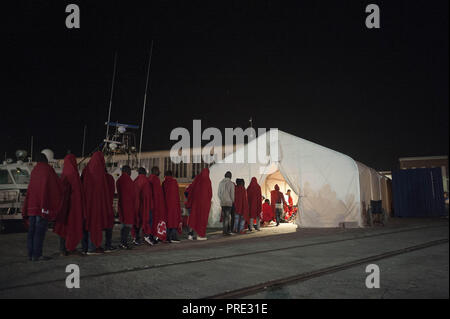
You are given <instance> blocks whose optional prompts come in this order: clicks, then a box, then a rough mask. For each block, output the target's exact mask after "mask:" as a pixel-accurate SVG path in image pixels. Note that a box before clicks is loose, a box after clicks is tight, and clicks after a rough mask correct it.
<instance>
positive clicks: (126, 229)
mask: <svg viewBox="0 0 450 319" xmlns="http://www.w3.org/2000/svg"><path fill="white" fill-rule="evenodd" d="M131 227H132V225H127V224H122V229H121V230H120V243H121V244H122V245H128V236H130V231H131Z"/></svg>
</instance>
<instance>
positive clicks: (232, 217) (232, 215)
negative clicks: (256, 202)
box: [230, 205, 236, 229]
mask: <svg viewBox="0 0 450 319" xmlns="http://www.w3.org/2000/svg"><path fill="white" fill-rule="evenodd" d="M235 214H236V211H235V209H234V205H233V206H232V207H231V217H230V218H231V224H230V229H234V215H235Z"/></svg>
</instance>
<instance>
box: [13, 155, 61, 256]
mask: <svg viewBox="0 0 450 319" xmlns="http://www.w3.org/2000/svg"><path fill="white" fill-rule="evenodd" d="M63 196H64V194H63V188H62V185H61V181H60V179H59V178H58V175H56V173H55V170H54V169H53V168H52V167H51V166H50V165H48V160H47V157H46V156H45V155H44V154H39V157H38V163H37V164H36V166H35V167H34V168H33V171H32V172H31V176H30V183H29V184H28V190H27V195H26V197H25V202H24V204H23V207H22V217H23V219H24V221H25V224H26V225H27V226H28V235H27V246H28V259H29V260H30V261H37V260H39V259H48V258H47V257H42V246H43V244H44V238H45V233H46V232H47V226H48V222H49V221H53V220H55V219H57V218H58V214H59V213H60V211H61V209H62V205H63V198H64V197H63Z"/></svg>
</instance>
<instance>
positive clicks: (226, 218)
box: [222, 206, 232, 234]
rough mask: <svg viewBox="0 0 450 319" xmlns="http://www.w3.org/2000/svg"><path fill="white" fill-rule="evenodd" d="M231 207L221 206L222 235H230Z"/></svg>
mask: <svg viewBox="0 0 450 319" xmlns="http://www.w3.org/2000/svg"><path fill="white" fill-rule="evenodd" d="M231 209H232V207H231V206H222V218H223V228H222V232H223V233H224V234H229V233H231Z"/></svg>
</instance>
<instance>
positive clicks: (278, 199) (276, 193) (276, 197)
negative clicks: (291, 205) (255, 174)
mask: <svg viewBox="0 0 450 319" xmlns="http://www.w3.org/2000/svg"><path fill="white" fill-rule="evenodd" d="M270 202H271V203H272V210H273V211H274V212H275V217H276V219H277V226H278V225H280V220H281V217H282V215H283V207H284V205H287V204H286V200H285V199H284V195H283V193H282V192H280V187H279V186H278V184H276V185H275V189H274V190H273V191H271V192H270Z"/></svg>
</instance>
